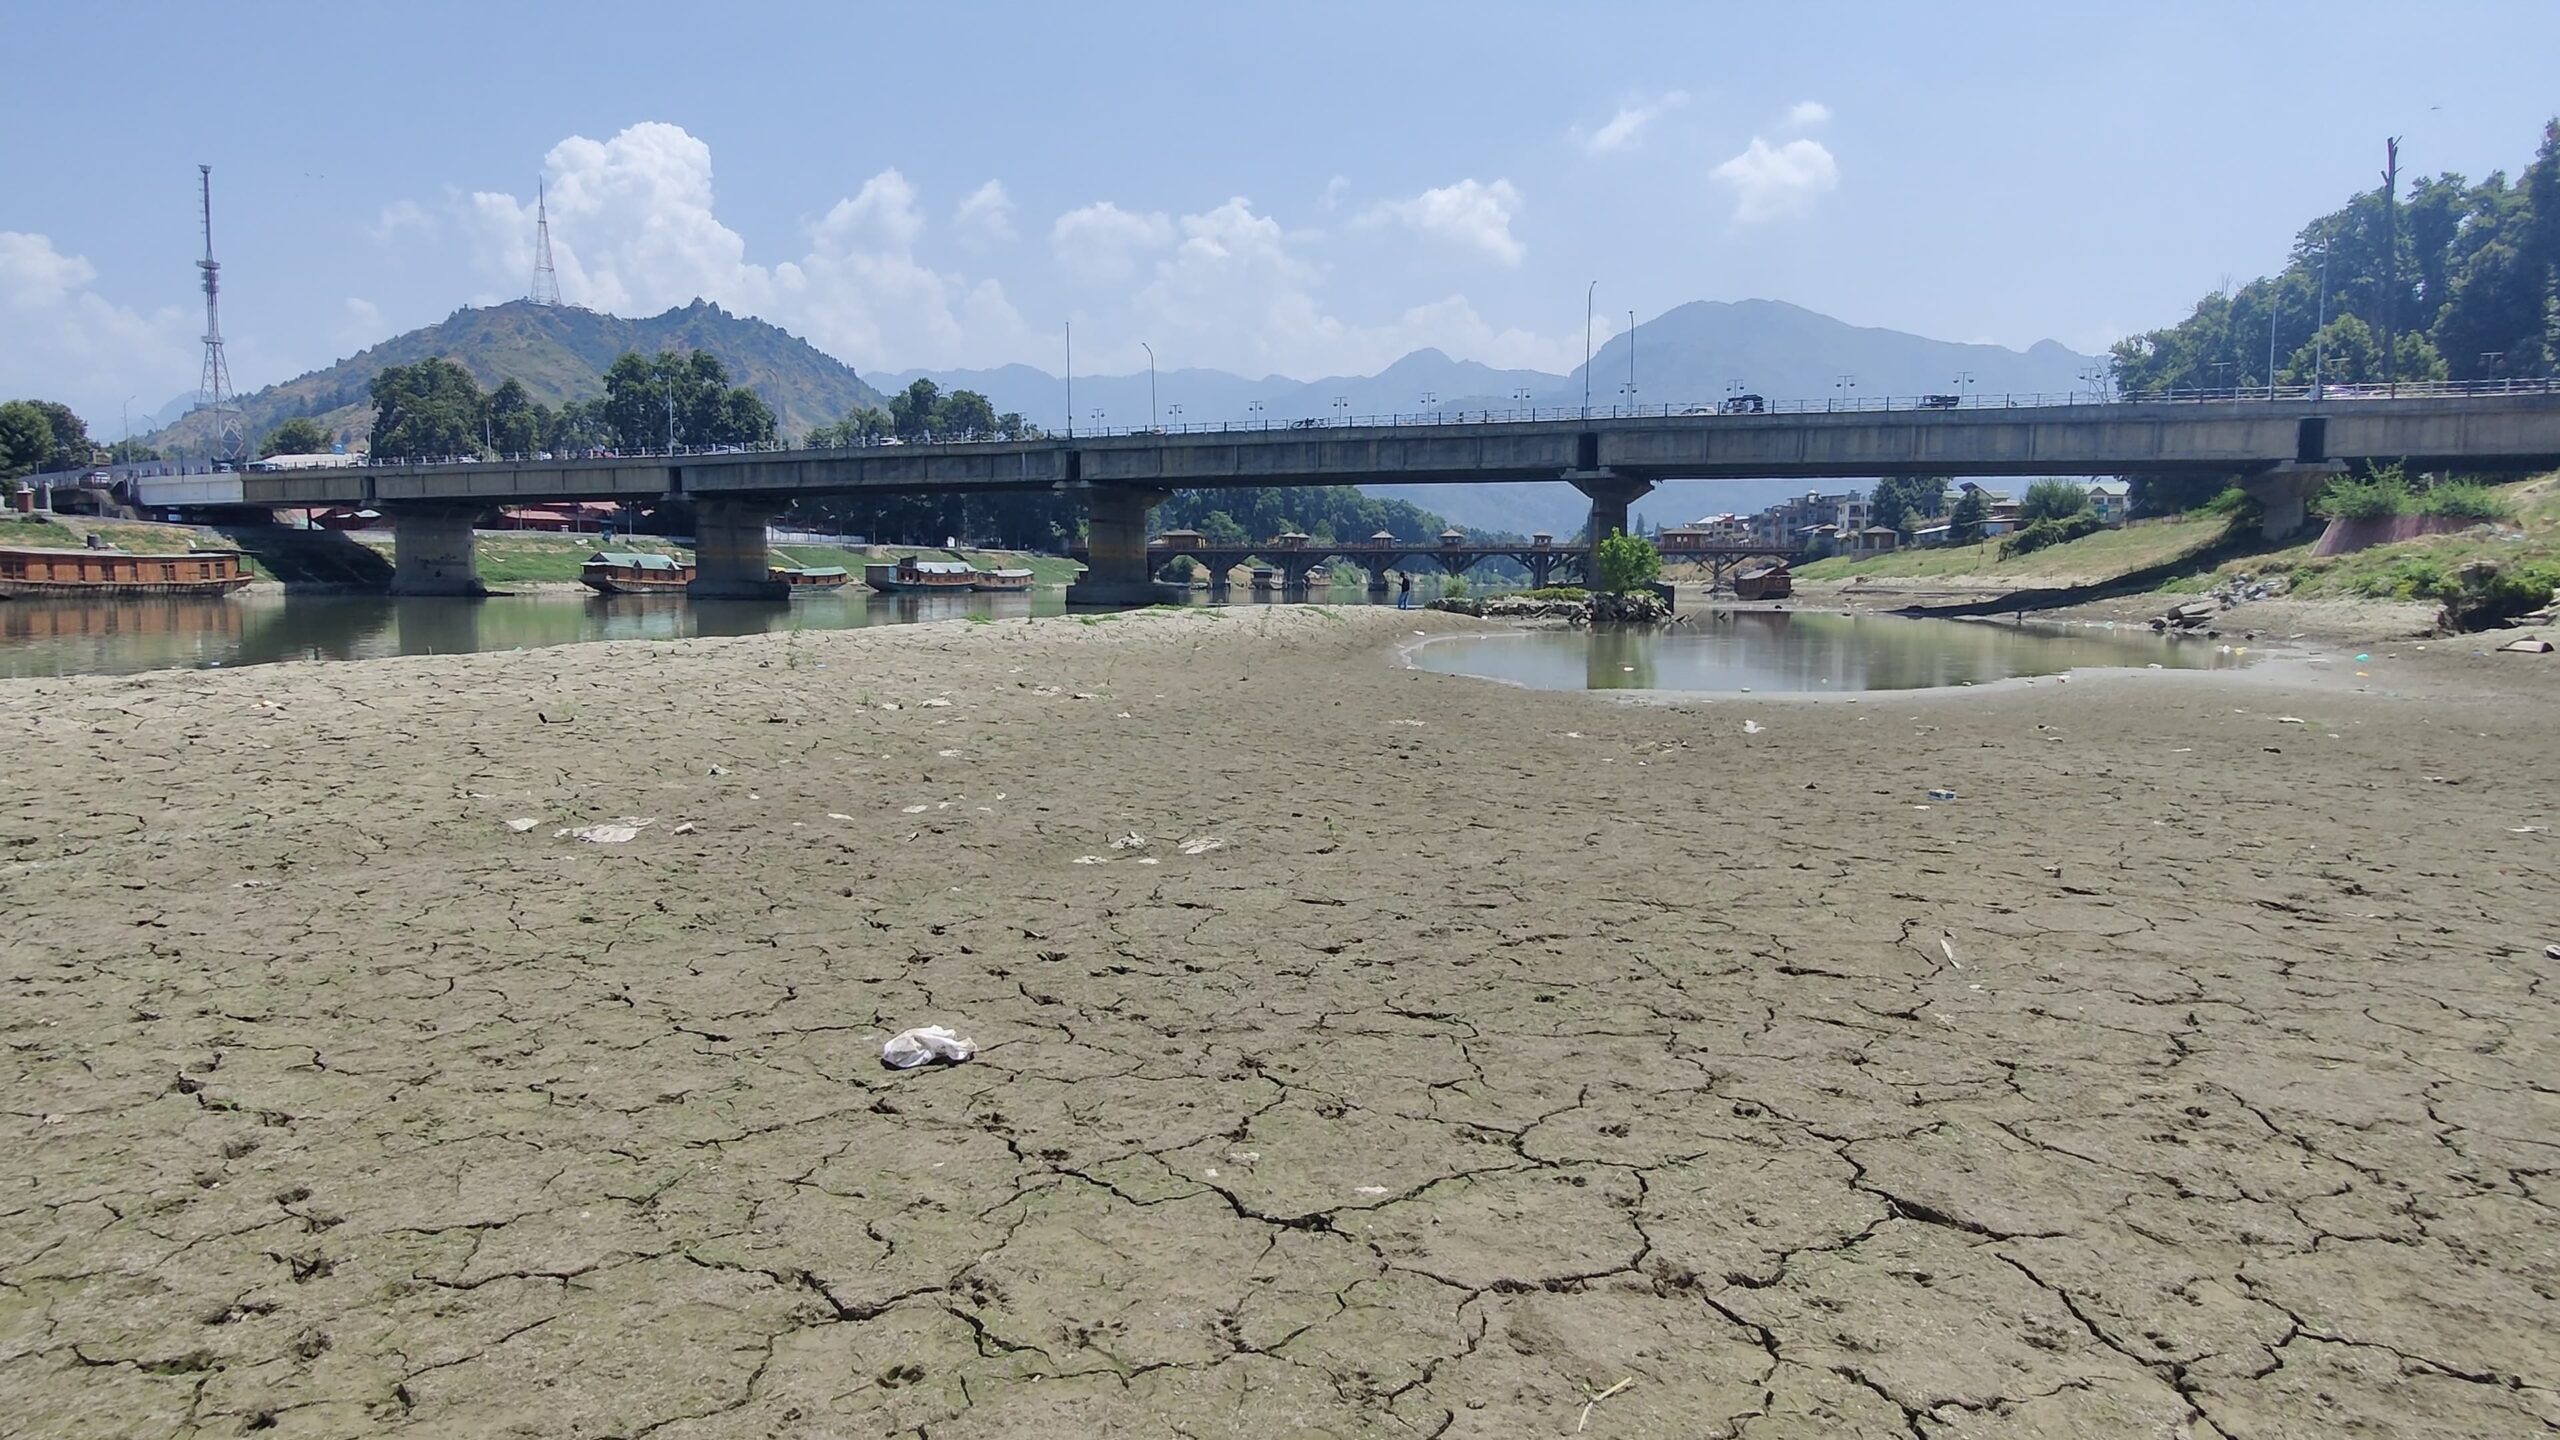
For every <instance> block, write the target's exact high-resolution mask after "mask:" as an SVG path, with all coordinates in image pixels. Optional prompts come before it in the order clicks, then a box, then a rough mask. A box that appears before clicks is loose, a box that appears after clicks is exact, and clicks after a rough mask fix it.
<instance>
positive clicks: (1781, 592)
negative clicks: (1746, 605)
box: [1733, 561, 1796, 600]
mask: <svg viewBox="0 0 2560 1440" xmlns="http://www.w3.org/2000/svg"><path fill="white" fill-rule="evenodd" d="M1794 593H1796V579H1795V576H1794V575H1793V574H1791V573H1790V572H1789V571H1788V569H1787V567H1786V563H1785V562H1784V561H1780V562H1778V563H1776V564H1772V565H1764V566H1762V567H1761V568H1759V569H1757V570H1752V571H1748V572H1746V573H1743V574H1739V575H1736V576H1734V577H1733V598H1734V599H1736V600H1784V599H1786V598H1787V597H1788V596H1790V595H1793V594H1794Z"/></svg>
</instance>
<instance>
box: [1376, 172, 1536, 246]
mask: <svg viewBox="0 0 2560 1440" xmlns="http://www.w3.org/2000/svg"><path fill="white" fill-rule="evenodd" d="M1519 213H1520V191H1519V188H1518V187H1517V186H1515V185H1513V184H1512V183H1511V182H1510V181H1508V180H1496V181H1494V182H1493V183H1492V184H1490V185H1487V184H1483V183H1481V182H1479V181H1477V180H1474V179H1466V180H1461V181H1459V182H1458V183H1457V184H1455V185H1443V186H1441V187H1440V188H1438V189H1436V190H1425V191H1423V192H1422V193H1421V194H1419V195H1416V196H1414V197H1413V198H1412V199H1410V200H1390V201H1385V202H1383V203H1380V204H1378V205H1375V206H1372V207H1371V208H1370V209H1369V210H1368V212H1367V213H1365V214H1363V215H1362V216H1361V217H1360V219H1361V223H1362V224H1364V225H1377V224H1385V223H1388V222H1390V221H1392V222H1395V223H1398V224H1402V225H1404V226H1406V227H1408V228H1410V229H1413V230H1418V231H1421V232H1422V233H1423V234H1425V235H1433V236H1437V237H1439V238H1440V239H1443V240H1447V241H1451V242H1453V243H1455V244H1458V245H1460V246H1463V247H1466V248H1468V249H1472V250H1480V251H1483V252H1484V253H1485V254H1487V255H1489V256H1491V257H1493V258H1494V259H1495V260H1497V261H1499V262H1501V263H1502V264H1505V265H1517V264H1519V263H1520V261H1521V258H1522V257H1523V256H1526V255H1527V254H1528V253H1529V247H1527V246H1526V245H1523V244H1521V243H1520V241H1519V239H1518V237H1516V236H1514V235H1513V234H1512V233H1511V220H1512V217H1513V216H1515V215H1518V214H1519Z"/></svg>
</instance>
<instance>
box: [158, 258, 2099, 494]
mask: <svg viewBox="0 0 2560 1440" xmlns="http://www.w3.org/2000/svg"><path fill="white" fill-rule="evenodd" d="M670 347H673V348H681V349H702V350H708V351H710V352H711V353H712V354H714V355H717V356H719V357H720V359H721V361H722V362H723V363H724V364H726V365H727V366H728V367H729V373H730V375H731V376H732V377H733V378H734V379H735V380H737V381H738V382H739V383H741V384H745V385H749V386H752V387H754V389H755V390H756V391H757V392H758V393H759V394H761V395H762V396H763V397H764V399H765V402H766V403H767V404H769V405H771V406H772V407H773V409H774V412H775V414H776V415H777V416H778V417H779V418H780V419H781V422H782V428H783V430H784V432H785V433H786V434H791V433H797V432H805V431H807V430H809V429H811V428H813V427H815V426H818V425H822V424H827V423H830V422H833V421H835V420H839V419H841V418H843V417H844V416H845V415H847V414H848V413H850V412H852V411H854V410H856V409H858V408H860V407H862V406H865V405H879V404H884V403H886V402H885V397H884V394H883V392H884V391H885V392H892V393H894V392H895V391H898V390H901V389H904V388H905V387H906V386H907V385H908V384H909V383H911V382H912V381H915V380H917V379H929V380H932V381H933V382H934V383H935V384H937V385H939V386H941V387H942V388H943V389H945V390H975V391H977V392H979V393H981V394H983V395H985V396H986V397H987V398H988V400H989V401H990V402H992V403H993V404H994V406H995V408H996V409H997V410H998V411H999V412H1003V411H1018V412H1020V413H1021V414H1022V415H1023V416H1025V417H1026V418H1028V419H1029V420H1031V421H1032V422H1033V423H1035V424H1037V425H1040V426H1042V427H1043V428H1046V429H1049V430H1053V431H1067V430H1070V429H1075V430H1091V429H1095V428H1112V429H1126V428H1129V427H1131V426H1137V425H1146V424H1150V423H1153V424H1160V425H1167V426H1170V425H1174V424H1236V425H1249V424H1270V425H1283V424H1287V423H1289V422H1291V421H1294V420H1304V419H1313V420H1320V421H1330V420H1336V419H1342V418H1352V419H1358V418H1362V417H1371V416H1390V415H1408V416H1410V415H1418V414H1425V413H1430V412H1432V411H1435V410H1436V411H1437V412H1439V413H1441V414H1443V415H1448V414H1455V413H1459V412H1463V411H1476V410H1512V409H1519V408H1523V407H1531V408H1539V409H1551V408H1561V407H1577V408H1578V407H1579V406H1581V405H1582V404H1583V403H1584V394H1585V390H1586V386H1585V382H1584V377H1585V374H1586V372H1587V373H1588V375H1589V377H1590V379H1589V384H1588V387H1587V389H1588V393H1589V399H1590V404H1591V405H1592V407H1593V408H1594V409H1595V410H1597V411H1599V412H1601V413H1606V411H1607V409H1608V407H1610V406H1612V405H1625V404H1627V403H1629V397H1628V395H1627V393H1626V391H1625V390H1624V389H1623V388H1622V387H1624V386H1625V385H1626V384H1627V383H1628V374H1629V357H1630V355H1631V354H1632V356H1633V360H1634V380H1635V385H1636V387H1637V388H1636V389H1635V391H1634V399H1635V401H1636V402H1638V403H1641V404H1643V405H1647V406H1654V405H1665V404H1669V405H1679V406H1687V405H1712V404H1714V403H1716V402H1717V401H1719V400H1721V399H1723V398H1724V397H1725V396H1726V395H1727V394H1729V393H1733V392H1734V391H1736V390H1741V391H1748V392H1751V393H1756V394H1760V395H1765V396H1767V397H1768V398H1769V399H1770V400H1771V401H1792V400H1805V399H1815V400H1819V399H1825V398H1834V397H1839V396H1848V397H1851V398H1878V397H1883V396H1903V397H1909V396H1916V395H1924V394H1945V393H1956V392H1965V393H1979V394H1983V395H1996V394H2001V393H2004V392H2005V393H2012V394H2060V393H2067V392H2069V391H2072V390H2075V389H2086V388H2087V385H2088V382H2087V380H2086V378H2085V377H2086V375H2087V373H2088V371H2089V370H2090V368H2091V367H2092V366H2093V365H2095V364H2097V363H2098V362H2097V361H2096V360H2094V359H2093V358H2092V357H2090V356H2086V355H2081V354H2077V353H2075V352H2073V351H2071V350H2069V349H2066V348H2064V347H2063V346H2061V345H2058V344H2056V343H2054V342H2053V341H2050V340H2047V341H2043V342H2041V343H2038V344H2036V345H2034V346H2031V347H2029V348H2028V349H2026V350H2023V351H2021V350H2011V349H2007V348H2005V347H2002V346H1998V345H1987V344H1958V343H1954V342H1950V341H1944V340H1932V339H1928V338H1926V337H1924V336H1919V335H1911V334H1907V333H1904V332H1902V331H1898V330H1884V329H1877V328H1873V327H1864V326H1856V325H1850V324H1848V323H1846V322H1844V321H1840V320H1835V319H1833V318H1831V317H1830V316H1827V315H1822V314H1818V313H1816V312H1814V311H1811V310H1807V309H1805V308H1803V307H1802V306H1798V305H1790V304H1787V303H1785V302H1783V301H1776V300H1742V301H1733V302H1726V301H1705V300H1702V301H1695V302H1692V303H1690V304H1687V305H1682V306H1679V307H1677V308H1675V309H1672V310H1668V311H1665V312H1664V313H1662V314H1660V315H1658V316H1655V317H1654V318H1653V319H1651V320H1648V321H1646V322H1644V323H1643V324H1641V325H1639V326H1637V327H1636V328H1635V329H1634V330H1633V331H1631V332H1628V333H1624V334H1620V335H1616V336H1612V337H1611V338H1610V340H1609V341H1608V343H1607V344H1605V345H1602V346H1600V347H1599V349H1598V350H1597V351H1596V352H1595V353H1594V354H1593V355H1592V357H1591V361H1590V364H1589V365H1588V366H1587V367H1577V368H1575V369H1574V370H1572V371H1571V372H1569V373H1566V374H1561V375H1558V374H1552V373H1549V372H1547V371H1542V370H1505V369H1498V368H1495V367H1493V366H1490V365H1483V364H1479V363H1477V362H1475V361H1472V360H1458V359H1453V358H1451V357H1450V356H1448V355H1446V354H1444V353H1442V352H1441V351H1438V350H1417V351H1414V352H1413V353H1411V354H1409V355H1406V356H1405V357H1404V358H1402V359H1400V360H1398V361H1396V362H1395V363H1394V364H1392V365H1389V366H1388V367H1386V368H1385V369H1383V370H1381V371H1379V372H1378V373H1377V374H1374V375H1337V376H1327V377H1325V378H1323V379H1320V380H1299V379H1292V378H1290V377H1288V376H1282V375H1265V376H1262V377H1260V378H1258V379H1257V378H1253V377H1249V376H1243V375H1234V374H1230V373H1228V372H1226V371H1223V370H1208V369H1194V368H1185V369H1178V370H1166V371H1163V372H1161V373H1158V374H1156V375H1153V376H1150V375H1148V374H1147V373H1146V372H1144V371H1140V372H1138V373H1136V374H1129V375H1079V376H1076V377H1074V384H1073V396H1074V399H1073V404H1074V416H1073V419H1074V424H1073V425H1072V426H1070V424H1069V423H1068V422H1069V412H1068V404H1069V400H1068V394H1069V386H1068V383H1067V381H1066V380H1064V379H1062V378H1061V377H1059V376H1056V375H1052V374H1050V373H1048V372H1046V371H1043V370H1040V369H1038V368H1036V367H1034V366H1030V365H1007V366H1003V367H1001V368H997V369H990V370H905V371H899V372H896V373H893V374H885V375H881V374H875V375H873V376H872V377H870V379H869V380H868V381H866V380H865V378H864V377H862V376H859V375H856V374H855V373H854V371H853V367H851V366H849V365H846V364H845V363H843V362H842V361H840V360H837V359H835V358H834V357H833V356H830V355H828V354H826V353H825V352H823V351H821V350H819V349H817V348H816V347H815V346H812V345H810V344H809V343H808V342H807V341H804V340H801V339H799V338H797V337H796V336H793V335H791V334H790V333H788V332H787V331H784V330H782V329H781V328H779V327H778V326H774V325H770V324H767V323H766V322H764V321H762V320H758V319H755V318H753V317H750V316H743V315H733V314H731V313H729V312H728V311H726V310H723V309H721V308H720V307H719V306H717V305H712V304H709V303H707V302H705V301H700V300H697V301H695V302H694V303H692V304H691V305H687V306H683V307H680V308H677V309H673V310H669V311H667V312H666V313H665V314H662V315H655V316H651V317H648V318H646V319H626V318H623V317H621V316H616V315H607V314H603V313H600V312H598V311H593V310H581V309H574V308H570V307H566V306H544V305H534V304H530V303H528V302H525V301H511V302H509V303H507V304H504V305H495V306H490V307H487V308H485V309H475V308H465V309H461V310H457V311H455V312H454V313H453V314H452V315H451V316H450V317H448V318H446V319H445V320H443V321H440V322H438V323H437V324H434V325H429V326H426V327H424V328H422V329H418V330H412V331H410V332H408V333H406V334H403V335H398V336H394V337H392V338H391V339H389V340H385V341H383V342H382V343H380V344H378V345H375V346H372V347H371V348H369V349H366V350H364V351H362V352H359V353H358V354H355V355H352V356H349V357H348V358H346V359H344V360H341V361H339V362H338V363H337V364H335V365H332V366H329V367H327V368H326V369H322V370H315V371H312V372H311V373H310V374H307V375H302V376H298V377H296V378H294V379H292V380H288V381H285V382H283V383H282V384H278V385H271V386H268V387H266V388H265V389H263V390H259V391H257V392H255V393H253V394H251V395H247V396H244V397H243V398H242V401H241V409H242V413H243V417H244V419H245V421H246V423H247V428H248V431H249V434H250V436H251V437H252V438H253V439H254V438H256V437H258V436H262V435H264V434H266V433H267V432H268V431H269V430H271V429H273V428H274V427H275V426H276V425H277V424H278V423H279V422H281V421H283V420H285V419H288V418H290V417H293V416H296V415H308V416H311V417H313V418H314V419H316V420H318V421H319V423H320V424H321V425H322V427H323V428H325V429H328V430H331V431H333V432H337V433H343V434H345V435H347V436H348V437H349V438H350V439H351V440H356V441H361V440H362V438H363V437H364V435H365V433H366V431H367V430H368V428H369V427H370V425H371V423H372V411H371V406H370V404H369V402H368V396H367V387H368V386H369V385H370V384H371V382H372V380H373V377H374V375H375V374H377V373H379V372H380V371H381V370H383V369H384V368H386V367H388V366H392V365H404V364H412V363H415V362H416V361H419V360H423V359H425V358H427V357H429V356H431V355H441V356H443V357H444V358H446V359H449V360H452V361H454V362H455V363H457V364H460V365H461V366H463V368H465V369H467V370H469V371H470V372H471V373H472V375H473V376H474V377H475V378H476V379H478V380H479V382H480V383H481V385H482V386H484V387H489V388H494V387H495V386H496V385H498V384H499V382H501V381H503V380H505V379H507V378H509V377H513V378H515V379H517V380H519V381H522V382H523V384H524V386H525V388H526V389H527V390H529V391H531V392H532V393H533V396H534V398H535V399H537V400H540V401H542V402H544V403H545V404H550V405H558V404H560V403H562V402H563V401H567V400H581V399H587V398H591V397H593V396H596V395H600V394H602V393H603V391H604V378H603V377H604V371H605V368H606V367H607V366H609V365H611V364H612V363H613V361H614V359H615V357H616V356H619V355H620V354H622V353H623V352H624V351H626V350H639V351H644V352H646V351H656V350H660V349H665V348H670ZM206 429H207V427H206V422H205V418H204V417H203V416H202V415H201V414H194V415H186V416H183V417H181V418H179V419H178V420H177V421H176V422H175V423H174V424H171V425H168V426H166V427H164V428H162V429H161V430H159V431H157V432H155V433H154V434H152V435H151V436H149V437H147V438H148V442H149V443H151V444H153V445H156V446H159V447H160V448H162V449H163V450H172V451H175V452H178V453H191V454H202V453H204V451H205V448H206V444H207V440H208V438H209V437H208V435H207V433H206ZM1367 488H1368V489H1369V490H1370V492H1371V493H1373V494H1378V495H1385V496H1391V497H1395V498H1400V499H1406V500H1411V501H1413V502H1414V503H1416V504H1418V505H1421V506H1423V507H1424V508H1426V509H1429V510H1434V511H1437V512H1439V513H1440V514H1443V515H1446V516H1448V517H1450V518H1451V519H1453V520H1455V521H1457V522H1458V523H1460V524H1462V525H1466V526H1469V527H1471V528H1475V529H1482V530H1508V531H1515V532H1520V533H1527V532H1530V531H1534V530H1548V531H1552V532H1555V533H1557V534H1570V533H1571V532H1572V531H1573V530H1574V529H1576V528H1577V527H1578V526H1580V525H1581V524H1582V521H1583V519H1584V517H1585V514H1586V509H1587V507H1586V502H1585V501H1584V500H1583V498H1582V497H1581V496H1580V495H1579V494H1577V493H1576V492H1575V491H1574V490H1573V489H1572V488H1571V487H1569V486H1566V485H1563V484H1532V485H1523V484H1489V485H1430V486H1405V485H1379V486H1370V487H1367ZM1800 488H1801V486H1800V484H1799V483H1797V482H1788V481H1712V482H1711V481H1680V482H1674V483H1673V484H1670V485H1666V486H1663V487H1662V488H1661V489H1659V490H1657V491H1655V492H1654V494H1653V495H1652V496H1650V497H1648V498H1647V499H1646V501H1645V502H1644V503H1643V504H1642V505H1641V506H1640V507H1639V508H1638V512H1637V513H1638V516H1639V518H1642V519H1647V520H1653V521H1658V522H1669V521H1674V520H1686V519H1690V518H1692V517H1694V516H1696V515H1699V514H1703V513H1709V512H1713V511H1720V510H1744V511H1747V510H1754V509H1758V508H1759V507H1761V506H1762V505H1765V504H1768V503H1770V502H1771V501H1773V500H1776V499H1779V498H1782V497H1784V496H1786V495H1789V494H1791V493H1795V492H1797V491H1798V490H1800Z"/></svg>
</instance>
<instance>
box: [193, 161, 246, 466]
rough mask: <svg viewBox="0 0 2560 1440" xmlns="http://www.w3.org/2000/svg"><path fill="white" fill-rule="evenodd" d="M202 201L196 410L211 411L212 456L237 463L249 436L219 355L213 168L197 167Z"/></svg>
mask: <svg viewBox="0 0 2560 1440" xmlns="http://www.w3.org/2000/svg"><path fill="white" fill-rule="evenodd" d="M196 178H197V185H198V187H199V190H200V193H201V195H202V197H203V201H204V258H203V259H201V260H199V261H197V262H196V268H197V269H198V270H201V271H203V272H204V375H203V376H202V378H200V379H199V380H198V381H197V382H196V408H197V409H198V410H210V411H212V412H213V437H212V445H213V454H214V457H215V458H217V459H222V460H238V459H240V458H242V457H243V456H245V455H246V454H247V453H248V448H249V437H248V435H247V434H246V432H245V431H244V430H243V428H242V426H241V422H240V397H239V396H237V395H234V394H233V393H231V362H230V361H228V360H226V359H224V358H223V356H222V306H221V302H220V300H219V298H218V297H219V295H220V294H221V291H222V262H221V261H219V260H216V259H214V258H213V167H212V166H210V165H199V166H197V167H196Z"/></svg>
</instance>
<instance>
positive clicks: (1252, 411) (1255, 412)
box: [1244, 400, 1262, 426]
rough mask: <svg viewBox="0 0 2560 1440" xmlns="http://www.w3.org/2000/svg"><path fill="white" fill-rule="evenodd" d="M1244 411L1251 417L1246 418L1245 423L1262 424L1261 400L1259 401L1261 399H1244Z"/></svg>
mask: <svg viewBox="0 0 2560 1440" xmlns="http://www.w3.org/2000/svg"><path fill="white" fill-rule="evenodd" d="M1244 413H1245V414H1246V415H1248V416H1250V417H1252V418H1250V419H1248V420H1246V421H1245V423H1246V424H1247V425H1254V426H1259V425H1261V424H1262V402H1261V401H1259V400H1248V401H1246V402H1245V407H1244Z"/></svg>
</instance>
